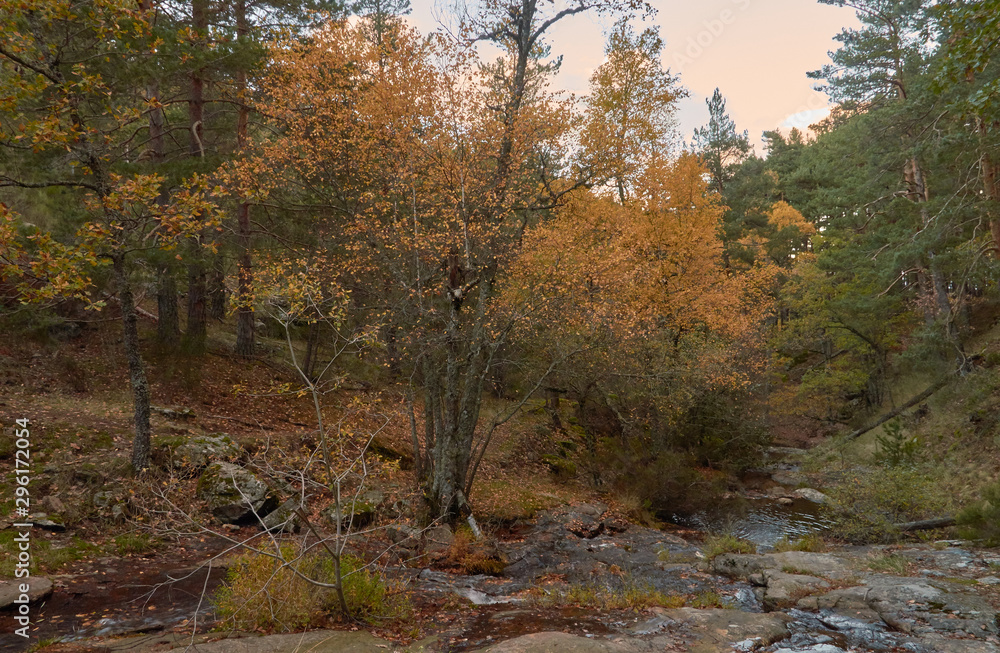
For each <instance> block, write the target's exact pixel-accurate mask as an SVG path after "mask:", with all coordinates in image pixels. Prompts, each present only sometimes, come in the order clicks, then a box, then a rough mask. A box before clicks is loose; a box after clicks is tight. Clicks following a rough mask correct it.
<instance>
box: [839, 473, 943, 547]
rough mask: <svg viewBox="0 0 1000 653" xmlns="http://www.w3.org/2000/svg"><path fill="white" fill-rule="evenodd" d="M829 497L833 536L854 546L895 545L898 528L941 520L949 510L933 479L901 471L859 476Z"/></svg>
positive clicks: (845, 482) (898, 534)
mask: <svg viewBox="0 0 1000 653" xmlns="http://www.w3.org/2000/svg"><path fill="white" fill-rule="evenodd" d="M827 496H828V497H829V499H830V500H829V502H828V503H826V504H824V511H825V512H827V514H829V515H830V516H831V517H832V518H833V519H834V520H835V524H834V526H833V528H832V529H831V533H832V534H833V535H834V536H835V537H837V538H840V539H843V540H846V541H848V542H852V543H855V544H867V543H879V542H881V543H887V542H893V541H896V540H897V539H898V538H899V537H900V533H899V530H898V529H897V528H896V527H895V524H899V523H902V522H908V521H915V520H918V519H926V518H929V517H934V516H938V515H940V514H941V513H942V512H943V511H944V510H945V509H946V508H947V501H946V500H945V499H944V498H943V496H941V494H940V493H938V492H937V491H936V488H935V485H934V482H933V481H932V480H931V479H929V478H927V477H926V476H925V475H924V474H922V473H920V472H918V471H917V470H914V469H904V468H901V467H895V468H887V469H881V470H877V471H873V472H868V473H864V474H857V475H855V476H853V477H850V478H847V479H845V480H844V481H843V482H841V484H840V485H837V486H835V487H833V488H831V489H830V491H829V492H828V493H827Z"/></svg>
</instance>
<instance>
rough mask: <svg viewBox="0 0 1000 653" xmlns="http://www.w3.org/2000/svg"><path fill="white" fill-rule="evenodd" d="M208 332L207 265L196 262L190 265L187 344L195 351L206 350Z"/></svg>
mask: <svg viewBox="0 0 1000 653" xmlns="http://www.w3.org/2000/svg"><path fill="white" fill-rule="evenodd" d="M207 333H208V327H207V314H206V310H205V267H204V266H203V265H202V264H201V263H200V262H196V263H192V264H190V265H188V302H187V329H186V330H185V334H184V335H185V336H186V338H187V346H188V347H189V348H190V349H191V350H192V351H193V352H195V353H198V352H201V351H204V349H205V337H206V335H207Z"/></svg>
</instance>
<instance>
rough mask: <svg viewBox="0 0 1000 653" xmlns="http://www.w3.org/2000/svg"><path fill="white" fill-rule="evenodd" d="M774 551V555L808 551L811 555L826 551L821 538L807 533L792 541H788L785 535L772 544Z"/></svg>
mask: <svg viewBox="0 0 1000 653" xmlns="http://www.w3.org/2000/svg"><path fill="white" fill-rule="evenodd" d="M774 551H775V553H782V552H784V551H809V552H811V553H822V552H823V551H826V542H824V541H823V538H822V537H820V536H819V535H817V534H816V533H809V534H807V535H803V536H802V537H799V538H796V539H794V540H792V539H789V538H788V536H787V535H786V536H784V537H782V538H781V539H780V540H778V541H777V542H775V543H774Z"/></svg>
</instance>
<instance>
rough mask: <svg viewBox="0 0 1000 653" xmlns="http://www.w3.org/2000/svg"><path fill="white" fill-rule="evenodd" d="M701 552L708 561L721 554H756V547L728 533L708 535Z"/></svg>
mask: <svg viewBox="0 0 1000 653" xmlns="http://www.w3.org/2000/svg"><path fill="white" fill-rule="evenodd" d="M701 552H702V553H704V554H705V557H706V558H708V559H709V560H714V559H715V558H716V557H718V556H720V555H722V554H723V553H757V545H756V544H754V543H753V542H748V541H747V540H744V539H740V538H738V537H736V536H735V535H731V534H728V533H726V534H722V535H709V536H708V537H706V538H705V543H704V544H703V545H702V547H701Z"/></svg>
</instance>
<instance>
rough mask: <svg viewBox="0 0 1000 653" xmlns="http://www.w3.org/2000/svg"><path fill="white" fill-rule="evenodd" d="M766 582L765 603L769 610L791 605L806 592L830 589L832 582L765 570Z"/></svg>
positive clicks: (812, 592)
mask: <svg viewBox="0 0 1000 653" xmlns="http://www.w3.org/2000/svg"><path fill="white" fill-rule="evenodd" d="M764 584H765V585H766V589H765V590H764V600H763V603H764V607H765V609H767V610H777V609H781V608H786V607H790V606H792V605H794V604H795V602H796V601H798V600H799V599H801V598H802V597H803V595H805V594H815V593H816V592H818V591H820V590H825V589H830V583H829V582H827V581H825V580H823V579H822V578H816V577H815V576H804V575H801V574H787V573H784V572H780V571H772V570H768V571H765V572H764Z"/></svg>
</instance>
